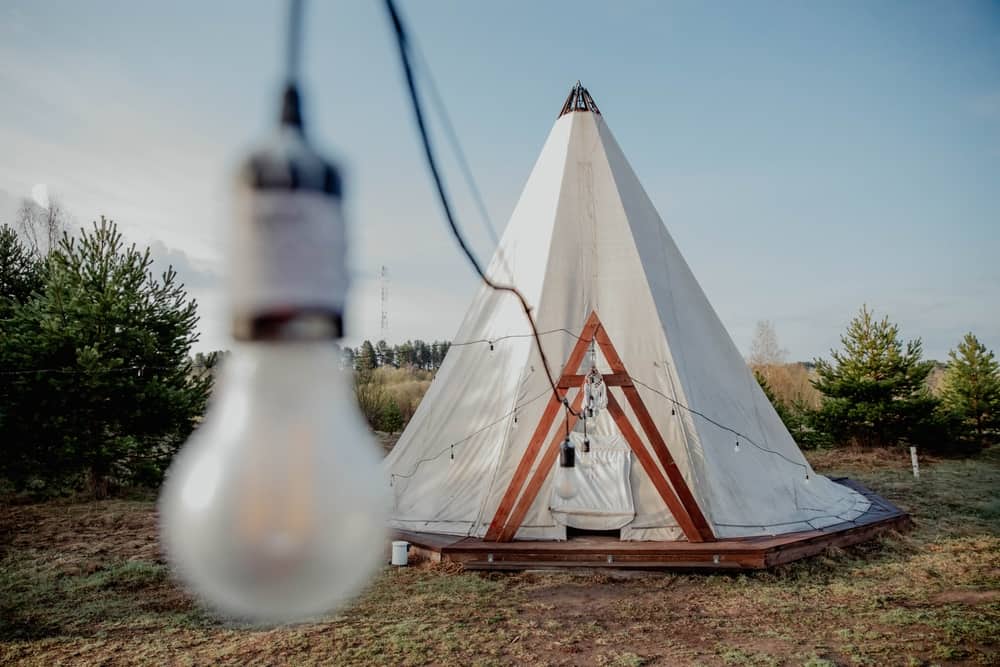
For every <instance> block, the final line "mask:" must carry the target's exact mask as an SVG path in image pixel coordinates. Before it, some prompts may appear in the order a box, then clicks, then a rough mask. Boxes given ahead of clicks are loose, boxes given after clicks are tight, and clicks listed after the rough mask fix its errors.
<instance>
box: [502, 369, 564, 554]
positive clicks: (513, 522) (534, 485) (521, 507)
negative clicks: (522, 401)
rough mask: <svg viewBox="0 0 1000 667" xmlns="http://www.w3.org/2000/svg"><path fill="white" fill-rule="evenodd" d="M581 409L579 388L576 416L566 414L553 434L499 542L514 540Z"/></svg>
mask: <svg viewBox="0 0 1000 667" xmlns="http://www.w3.org/2000/svg"><path fill="white" fill-rule="evenodd" d="M582 407H583V389H582V388H581V389H580V390H579V391H577V393H576V398H574V399H573V412H574V413H576V414H570V413H566V417H565V419H564V420H563V428H562V429H560V431H559V432H558V433H556V434H555V437H553V438H552V441H551V442H550V443H549V447H548V449H546V450H545V453H544V454H542V460H541V462H540V463H539V464H538V467H537V468H535V474H534V475H532V476H531V481H530V482H528V486H527V488H525V489H524V493H523V494H522V495H521V498H520V500H518V501H517V505H516V506H515V507H514V511H513V512H512V513H511V515H510V519H509V520H508V521H507V525H505V526H504V528H503V530H502V531H501V532H500V538H499V540H498V541H499V542H510V541H511V540H512V539H514V535H516V534H517V529H518V528H520V527H521V522H522V521H524V517H525V516H527V514H528V510H529V509H531V505H532V503H534V502H535V498H536V497H537V496H538V492H539V490H541V488H542V484H544V483H545V479H546V478H547V477H548V476H549V474H550V473H551V472H552V466H553V465H554V464H555V462H556V459H557V458H558V457H559V446H560V445H561V444H562V441H563V439H564V438H565V435H564V433H565V432H566V431H567V430H570V431H572V430H573V427H574V426H576V422H577V420H578V419H579V417H577V416H576V415H578V414H580V410H581V408H582Z"/></svg>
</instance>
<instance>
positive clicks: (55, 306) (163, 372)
mask: <svg viewBox="0 0 1000 667" xmlns="http://www.w3.org/2000/svg"><path fill="white" fill-rule="evenodd" d="M152 262H153V260H152V258H151V257H150V254H149V250H148V248H147V249H146V250H145V252H143V251H140V250H138V249H137V248H136V247H135V245H132V246H126V245H125V243H124V241H123V239H122V236H121V234H120V233H119V232H118V230H117V228H116V226H115V224H114V223H113V222H110V221H107V220H105V219H103V218H102V219H101V222H100V223H95V224H94V226H93V228H92V229H91V230H90V231H85V230H84V231H82V232H81V234H80V236H79V237H78V238H75V239H71V238H69V237H68V236H66V235H63V238H62V241H61V242H60V243H59V245H58V246H57V248H56V249H55V250H54V251H53V252H52V253H51V254H50V255H49V257H48V259H47V261H46V267H45V285H44V287H43V289H42V290H41V291H40V292H39V293H38V294H37V295H36V296H35V297H33V298H32V299H30V300H29V301H28V302H27V303H25V304H24V305H22V306H20V307H19V308H17V309H16V311H15V312H14V313H13V315H12V317H10V318H9V319H6V320H4V321H3V324H2V326H3V332H2V333H3V335H2V336H0V338H2V339H3V343H2V345H0V366H2V367H3V368H5V369H10V370H13V371H14V372H13V373H12V374H11V375H10V377H9V380H7V381H6V382H4V384H3V386H2V387H0V401H2V402H0V405H2V406H3V412H2V414H0V472H2V473H4V474H5V475H6V476H7V477H8V478H9V479H11V481H14V482H15V483H16V484H19V485H21V486H23V485H24V484H26V483H29V482H30V483H35V482H38V483H44V484H46V485H47V486H48V487H49V488H52V487H53V486H55V487H58V486H59V484H60V483H61V482H66V481H70V480H75V479H79V477H80V476H81V474H84V475H85V476H86V477H87V478H88V479H89V483H90V488H91V490H92V491H93V493H94V494H95V495H97V496H102V495H105V494H106V493H107V491H108V486H109V483H110V482H112V481H113V480H119V481H131V479H134V478H135V477H137V476H138V477H141V480H142V481H144V482H156V481H158V478H159V476H160V475H162V473H163V470H164V469H165V467H166V465H167V464H168V462H169V460H170V458H171V456H172V455H173V453H174V452H175V451H176V449H177V448H178V447H179V446H180V445H181V443H183V442H184V440H185V439H186V438H187V436H188V435H189V434H190V432H191V430H192V429H193V428H194V426H195V423H196V420H197V419H198V418H199V417H200V416H201V414H202V412H203V411H204V407H205V401H206V399H207V397H208V393H209V391H210V388H211V384H212V376H211V373H205V372H201V373H200V372H196V371H194V369H193V364H192V359H191V358H190V357H189V356H188V355H189V352H190V349H191V345H192V344H193V343H194V342H195V341H196V340H197V333H196V325H197V322H198V315H197V306H196V304H195V302H194V301H193V300H191V299H189V298H188V296H187V293H186V292H185V290H184V287H183V285H181V284H179V283H178V282H177V276H176V273H174V271H173V269H168V270H167V271H166V272H165V273H163V274H162V275H161V276H160V277H159V278H157V277H155V276H154V275H153V273H152V272H151V267H152Z"/></svg>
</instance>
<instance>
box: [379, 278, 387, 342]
mask: <svg viewBox="0 0 1000 667" xmlns="http://www.w3.org/2000/svg"><path fill="white" fill-rule="evenodd" d="M378 278H379V298H380V300H381V303H382V325H381V326H382V329H381V330H382V335H381V339H382V340H388V339H389V271H388V269H386V268H385V265H384V264H383V265H382V268H381V270H379V273H378Z"/></svg>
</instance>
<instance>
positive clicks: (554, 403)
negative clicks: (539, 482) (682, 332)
mask: <svg viewBox="0 0 1000 667" xmlns="http://www.w3.org/2000/svg"><path fill="white" fill-rule="evenodd" d="M598 326H600V320H599V319H598V318H597V313H596V312H591V313H590V316H589V317H588V318H587V321H586V323H584V325H583V331H582V332H581V333H580V338H579V340H577V342H576V345H574V346H573V351H572V352H570V355H569V359H568V360H567V361H566V365H565V366H564V367H563V373H564V374H565V373H576V372H577V371H578V370H579V369H580V362H582V361H583V356H584V355H585V354H586V353H587V346H588V345H590V342H591V341H592V340H593V339H594V332H595V331H597V327H598ZM561 384H562V380H561V379H560V386H561ZM580 384H582V382H581V383H580ZM577 386H580V385H577ZM562 396H565V393H561V395H560V397H562ZM561 407H562V403H560V402H559V400H557V399H556V397H555V396H554V395H553V396H550V397H549V402H548V405H546V406H545V412H543V413H542V418H541V420H540V421H539V422H538V426H537V427H536V428H535V432H534V434H532V436H531V440H530V441H529V442H528V447H527V449H525V450H524V455H523V456H522V457H521V461H520V462H519V463H518V465H517V469H516V470H515V471H514V476H513V477H511V480H510V484H508V485H507V491H506V492H505V493H504V495H503V498H502V499H501V500H500V504H499V505H498V506H497V511H496V513H495V514H494V515H493V521H492V522H490V527H489V528H488V529H487V531H486V535H485V537H484V539H486V540H488V541H496V540H497V539H499V537H500V533H501V531H502V530H503V527H504V525H506V523H507V519H508V517H509V516H510V511H511V509H513V507H514V503H516V502H517V498H518V496H519V495H520V494H521V487H523V486H524V481H525V480H526V479H527V478H528V474H529V473H530V472H531V467H532V465H534V463H535V459H536V458H538V452H539V451H540V450H541V448H542V444H543V443H544V442H545V439H546V438H547V437H548V435H549V431H550V430H551V429H552V423H553V422H554V421H555V418H556V415H557V414H558V413H559V409H560V408H561Z"/></svg>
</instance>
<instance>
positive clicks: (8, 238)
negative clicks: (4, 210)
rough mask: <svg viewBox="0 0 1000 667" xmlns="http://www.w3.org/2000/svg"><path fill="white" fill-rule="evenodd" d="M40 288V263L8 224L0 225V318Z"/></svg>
mask: <svg viewBox="0 0 1000 667" xmlns="http://www.w3.org/2000/svg"><path fill="white" fill-rule="evenodd" d="M41 287H42V263H41V262H40V261H39V260H38V259H37V258H36V257H35V256H34V254H32V252H31V251H30V250H29V249H28V248H27V246H25V245H24V244H23V243H22V242H21V240H20V239H19V238H18V236H17V232H16V231H14V228H13V227H11V226H10V225H0V318H4V317H7V316H9V314H10V312H11V311H12V310H13V309H14V308H15V307H16V306H18V305H20V304H23V303H24V302H25V301H27V300H28V297H30V296H31V295H32V293H34V292H35V291H37V290H39V289H41Z"/></svg>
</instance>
